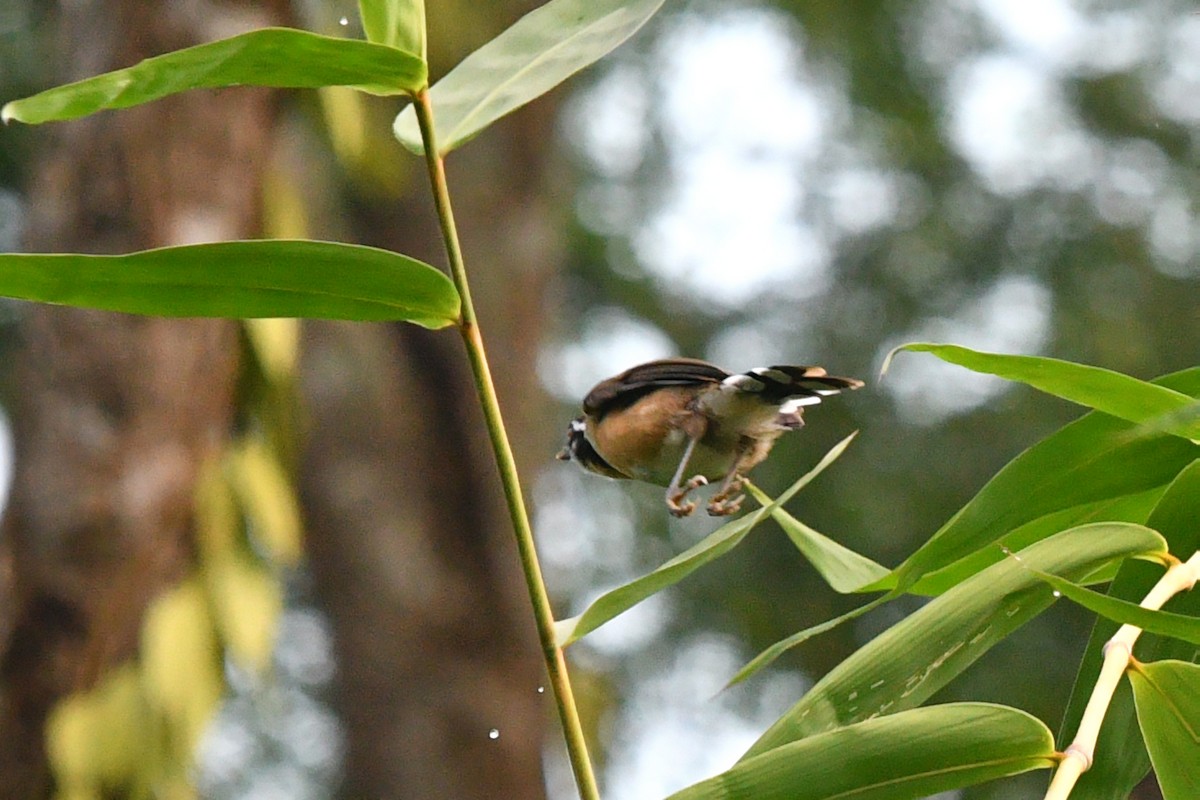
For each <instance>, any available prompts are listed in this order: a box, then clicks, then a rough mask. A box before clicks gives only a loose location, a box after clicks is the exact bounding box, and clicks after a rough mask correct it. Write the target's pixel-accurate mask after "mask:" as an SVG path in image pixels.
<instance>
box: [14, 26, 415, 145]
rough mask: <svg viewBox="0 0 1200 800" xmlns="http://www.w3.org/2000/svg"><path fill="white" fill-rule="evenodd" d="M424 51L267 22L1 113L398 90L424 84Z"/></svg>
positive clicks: (31, 115) (47, 117)
mask: <svg viewBox="0 0 1200 800" xmlns="http://www.w3.org/2000/svg"><path fill="white" fill-rule="evenodd" d="M426 80H427V72H426V68H425V62H424V60H422V59H421V58H419V57H417V56H415V55H413V54H412V53H406V52H404V51H402V50H397V49H395V48H392V47H384V46H383V45H378V44H372V43H370V42H362V41H358V40H356V39H338V38H335V37H332V36H321V35H319V34H316V33H310V32H308V31H301V30H295V29H292V28H263V29H261V30H256V31H250V32H249V33H243V34H240V35H238V36H233V37H231V38H229V39H221V40H220V41H216V42H210V43H208V44H202V45H197V46H196V47H189V48H186V49H184V50H177V51H175V52H173V53H167V54H166V55H161V56H155V57H154V58H148V59H146V60H145V61H142V62H141V63H139V64H136V65H134V66H132V67H128V68H126V69H120V70H117V71H115V72H107V73H105V74H103V75H97V76H95V77H92V78H87V79H85V80H82V81H77V82H75V83H70V84H67V85H65V86H58V87H55V88H53V89H47V90H46V91H44V92H41V93H39V94H35V95H33V96H32V97H26V98H24V99H22V100H14V101H12V102H11V103H8V104H7V105H5V106H4V108H3V109H0V120H3V121H4V122H8V121H9V120H18V121H19V122H26V123H29V124H31V125H36V124H39V123H43V122H55V121H61V120H68V119H76V118H77V117H83V116H87V115H88V114H93V113H95V112H97V111H102V110H104V109H113V108H129V107H130V106H136V105H140V104H142V103H149V102H150V101H152V100H159V99H161V98H163V97H167V96H168V95H172V94H177V93H179V92H185V91H188V90H189V89H216V88H220V87H224V86H271V87H276V88H291V89H315V88H318V87H321V86H350V87H353V88H355V89H359V90H361V91H364V92H369V93H370V94H379V95H396V94H405V93H409V92H414V91H416V90H417V89H419V88H421V87H422V86H424V85H425V82H426Z"/></svg>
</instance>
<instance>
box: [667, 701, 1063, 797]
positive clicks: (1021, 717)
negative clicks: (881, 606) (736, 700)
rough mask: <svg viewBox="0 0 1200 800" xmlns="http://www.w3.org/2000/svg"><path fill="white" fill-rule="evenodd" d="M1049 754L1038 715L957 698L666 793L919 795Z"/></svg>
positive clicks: (1027, 766)
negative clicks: (959, 700) (681, 789)
mask: <svg viewBox="0 0 1200 800" xmlns="http://www.w3.org/2000/svg"><path fill="white" fill-rule="evenodd" d="M1055 763H1056V758H1055V754H1054V740H1053V737H1052V736H1051V735H1050V731H1049V729H1047V728H1046V726H1045V725H1043V724H1042V723H1041V722H1040V721H1039V720H1038V719H1036V718H1035V717H1032V716H1030V715H1029V714H1026V713H1025V712H1024V711H1018V710H1017V709H1015V708H1008V707H1006V706H998V705H990V704H987V703H953V704H948V705H941V706H931V707H929V708H919V709H915V710H912V711H906V712H903V713H900V714H893V715H891V716H887V717H880V718H878V719H872V720H869V721H866V722H860V723H858V724H856V725H850V726H847V727H844V728H838V729H836V730H833V731H829V732H828V733H824V734H820V735H817V736H812V737H810V738H808V739H804V740H802V741H798V742H791V743H789V744H785V745H782V746H780V747H777V748H775V749H774V750H770V751H768V752H766V753H764V754H762V755H759V756H755V757H754V758H749V759H746V760H745V761H742V762H741V763H739V764H738V765H737V766H735V767H734V768H733V769H731V770H729V771H728V772H724V773H722V774H720V775H717V776H716V777H713V778H709V779H708V780H706V781H702V782H701V783H698V784H696V785H695V786H691V787H689V788H687V789H684V790H683V791H681V792H678V793H677V794H674V795H671V798H670V800H772V798H778V799H779V800H835V798H836V799H837V800H852V799H853V800H907V799H908V798H912V799H913V800H915V798H921V797H928V796H929V795H932V794H936V793H938V792H944V791H949V790H951V789H957V788H960V787H963V786H972V785H974V784H977V783H983V782H984V781H989V780H994V779H996V778H1002V777H1004V776H1006V775H1016V774H1018V773H1021V772H1028V771H1029V770H1034V769H1046V768H1048V767H1052V766H1054V765H1055Z"/></svg>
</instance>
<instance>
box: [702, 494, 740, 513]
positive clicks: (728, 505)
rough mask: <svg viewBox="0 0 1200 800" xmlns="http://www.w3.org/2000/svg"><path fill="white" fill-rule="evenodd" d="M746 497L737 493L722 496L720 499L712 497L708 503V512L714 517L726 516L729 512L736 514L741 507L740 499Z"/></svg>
mask: <svg viewBox="0 0 1200 800" xmlns="http://www.w3.org/2000/svg"><path fill="white" fill-rule="evenodd" d="M745 499H746V495H744V494H739V495H738V496H737V497H723V498H721V499H720V500H717V499H713V500H712V501H710V502H709V504H708V513H709V515H710V516H714V517H728V516H729V515H730V514H736V513H737V512H738V511H740V510H741V508H742V501H743V500H745Z"/></svg>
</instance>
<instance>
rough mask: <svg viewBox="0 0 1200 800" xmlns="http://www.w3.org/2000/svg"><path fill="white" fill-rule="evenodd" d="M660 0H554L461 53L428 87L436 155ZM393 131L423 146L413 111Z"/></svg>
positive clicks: (620, 34)
mask: <svg viewBox="0 0 1200 800" xmlns="http://www.w3.org/2000/svg"><path fill="white" fill-rule="evenodd" d="M662 4H663V0H550V2H548V3H546V4H545V5H543V6H540V7H538V8H536V9H534V10H533V11H531V12H529V13H528V14H526V15H525V16H524V17H522V18H521V19H519V20H517V22H516V23H515V24H513V26H512V27H510V28H509V29H508V30H506V31H504V32H503V33H501V34H500V35H499V36H497V37H496V38H495V39H493V40H492V41H490V42H488V43H487V44H485V45H484V46H483V47H481V48H479V49H478V50H476V51H475V52H474V53H472V54H471V55H469V56H467V57H466V58H465V59H463V61H462V63H461V64H459V65H458V66H457V67H455V68H454V69H453V70H451V71H450V73H449V74H447V75H446V77H444V78H442V79H441V80H440V81H438V82H437V83H436V84H435V85H434V86H433V88H432V89H431V90H430V99H431V100H432V101H433V116H434V120H435V125H436V126H437V128H436V133H437V142H438V149H439V151H440V152H439V155H445V154H446V153H449V152H450V151H451V150H454V149H455V148H457V147H458V146H459V145H462V144H464V143H465V142H467V141H469V140H470V139H471V138H472V137H474V136H475V135H477V134H478V133H479V132H480V131H482V130H483V129H484V128H486V127H487V126H488V125H490V124H492V123H493V122H495V121H496V120H497V119H499V118H500V117H503V116H504V115H505V114H508V113H509V112H511V111H515V110H516V109H518V108H520V107H521V106H523V105H525V104H526V103H528V102H529V101H530V100H533V99H535V98H537V97H540V96H541V95H543V94H545V93H546V92H548V91H550V90H551V89H553V88H554V87H555V86H557V85H558V84H560V83H562V82H563V81H565V80H566V79H567V78H569V77H571V76H572V75H574V74H575V73H576V72H578V71H579V70H581V69H583V68H584V67H587V66H589V65H591V64H592V63H594V62H596V61H599V60H600V59H601V58H603V57H604V56H605V55H607V54H608V53H609V52H611V51H612V50H613V49H614V48H616V47H617V46H618V45H619V44H621V43H622V42H624V41H625V40H626V39H628V38H629V37H630V36H632V35H633V34H634V33H635V32H636V31H637V30H638V29H639V28H641V27H642V25H644V24H646V22H647V21H648V20H649V19H650V17H652V16H654V13H655V12H656V11H658V9H659V7H661V6H662ZM394 128H395V133H396V138H397V139H399V140H400V142H401V143H402V144H403V145H404V146H405V147H407V148H408V149H410V150H412V151H413V152H414V153H418V154H420V153H423V152H424V148H423V146H422V144H421V132H420V130H419V128H418V126H417V118H416V113H415V112H414V111H413V109H412V108H407V109H405V110H404V111H403V112H402V113H401V114H400V115H399V116H398V117H396V123H395V126H394Z"/></svg>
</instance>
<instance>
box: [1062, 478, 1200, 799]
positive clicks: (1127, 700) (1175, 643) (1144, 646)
mask: <svg viewBox="0 0 1200 800" xmlns="http://www.w3.org/2000/svg"><path fill="white" fill-rule="evenodd" d="M1197 519H1200V461H1196V462H1193V463H1192V464H1191V465H1190V466H1189V467H1187V468H1186V469H1184V470H1183V471H1182V472H1180V473H1179V476H1178V477H1176V478H1175V480H1174V481H1172V482H1171V485H1170V486H1169V487H1168V488H1167V490H1166V492H1165V493H1164V494H1163V496H1162V499H1161V500H1159V501H1158V505H1156V506H1155V508H1154V511H1153V513H1151V514H1150V515H1149V519H1148V520H1147V525H1148V526H1149V527H1151V528H1153V529H1154V530H1156V531H1158V532H1159V533H1160V534H1162V536H1163V538H1164V539H1166V540H1167V545H1168V547H1169V549H1170V550H1171V552H1173V553H1191V552H1195V551H1196V550H1197V549H1200V526H1197V525H1196V520H1197ZM1161 576H1162V569H1161V568H1160V567H1158V566H1157V565H1153V564H1147V563H1146V562H1144V561H1126V562H1125V563H1124V564H1122V565H1121V569H1120V571H1118V573H1117V576H1116V578H1115V579H1114V580H1113V582H1112V585H1111V586H1110V587H1109V595H1110V596H1111V597H1119V598H1123V599H1126V600H1132V601H1135V602H1136V601H1140V600H1141V599H1142V598H1143V597H1145V596H1146V594H1147V593H1148V592H1149V591H1150V588H1151V587H1152V586H1153V585H1154V584H1155V582H1157V581H1158V579H1159V578H1160V577H1161ZM1167 608H1169V609H1172V610H1174V611H1175V612H1178V613H1183V614H1189V615H1190V616H1192V617H1197V616H1200V591H1195V590H1193V591H1191V592H1188V593H1186V594H1183V595H1179V596H1177V597H1175V598H1174V599H1173V600H1171V601H1169V602H1168V604H1167ZM1116 632H1117V623H1115V622H1112V621H1110V620H1107V619H1103V618H1101V619H1099V620H1097V622H1096V625H1095V626H1094V627H1093V629H1092V635H1091V637H1090V638H1089V640H1088V646H1087V649H1086V650H1085V651H1084V655H1083V658H1082V660H1081V662H1080V666H1079V674H1078V675H1077V676H1076V678H1075V688H1074V689H1073V690H1072V692H1071V701H1070V703H1069V704H1068V706H1067V713H1066V714H1065V716H1064V718H1063V724H1062V727H1061V729H1060V733H1059V742H1060V744H1061V746H1062V747H1066V746H1067V744H1068V743H1069V742H1070V741H1071V739H1072V738H1073V737H1074V736H1075V733H1076V731H1078V730H1079V721H1080V719H1081V718H1082V717H1083V710H1084V708H1085V706H1086V705H1087V701H1088V698H1089V697H1090V696H1091V693H1092V687H1094V686H1095V685H1096V678H1097V676H1098V675H1099V673H1100V664H1101V662H1102V661H1103V655H1102V649H1103V647H1104V643H1105V642H1107V641H1108V640H1109V639H1111V638H1112V637H1113V634H1115V633H1116ZM1134 654H1135V655H1136V656H1137V657H1138V658H1139V659H1141V660H1142V661H1156V660H1159V659H1181V660H1185V661H1194V660H1196V659H1197V658H1198V657H1200V650H1197V648H1196V647H1195V645H1192V644H1188V643H1186V642H1183V641H1180V640H1178V639H1170V638H1166V637H1162V636H1155V635H1154V634H1145V635H1143V636H1141V637H1140V638H1139V639H1138V641H1137V644H1136V646H1135V647H1134ZM1149 771H1150V757H1149V756H1148V755H1147V754H1146V748H1145V745H1143V743H1142V735H1141V731H1140V730H1139V729H1138V723H1137V714H1136V712H1135V710H1134V704H1133V693H1132V691H1131V690H1130V689H1129V684H1127V683H1125V682H1124V681H1122V682H1121V683H1120V684H1119V685H1118V686H1117V691H1116V694H1114V695H1113V698H1112V701H1111V702H1110V703H1109V706H1108V712H1107V713H1106V714H1105V715H1104V723H1103V725H1101V727H1100V737H1099V739H1098V740H1097V742H1096V750H1095V754H1094V756H1093V759H1092V768H1091V769H1090V770H1088V771H1087V772H1085V773H1083V775H1082V776H1081V777H1080V779H1079V781H1078V782H1077V783H1076V784H1075V790H1074V791H1073V792H1072V793H1071V798H1072V800H1126V798H1128V797H1129V793H1130V792H1131V791H1133V788H1134V787H1135V786H1136V785H1137V784H1138V783H1139V782H1141V780H1142V778H1144V777H1145V776H1146V773H1147V772H1149Z"/></svg>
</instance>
